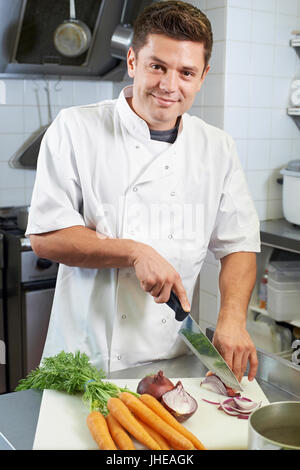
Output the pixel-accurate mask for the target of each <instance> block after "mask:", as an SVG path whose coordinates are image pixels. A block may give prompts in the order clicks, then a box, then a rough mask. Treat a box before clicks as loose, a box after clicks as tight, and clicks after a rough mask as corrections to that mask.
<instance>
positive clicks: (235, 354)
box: [213, 318, 258, 382]
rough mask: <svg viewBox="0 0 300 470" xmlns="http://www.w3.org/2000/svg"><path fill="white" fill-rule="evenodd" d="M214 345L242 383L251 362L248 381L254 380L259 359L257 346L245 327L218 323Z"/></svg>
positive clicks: (230, 321)
mask: <svg viewBox="0 0 300 470" xmlns="http://www.w3.org/2000/svg"><path fill="white" fill-rule="evenodd" d="M213 344H214V346H215V347H216V348H217V350H218V351H219V353H220V354H221V356H222V357H223V358H224V359H225V361H226V362H227V364H228V366H229V367H230V368H231V369H232V371H233V373H234V374H235V376H236V378H237V379H238V381H239V382H240V381H241V380H242V378H243V375H244V373H245V371H246V368H247V363H248V361H249V366H250V367H249V373H248V379H249V380H250V381H251V380H253V379H254V377H255V375H256V372H257V367H258V359H257V354H256V349H255V346H254V344H253V342H252V340H251V338H250V335H249V333H248V332H247V330H246V328H245V327H244V326H241V325H239V324H237V323H236V322H234V321H232V318H231V320H229V321H225V322H222V323H218V324H217V327H216V330H215V334H214V337H213Z"/></svg>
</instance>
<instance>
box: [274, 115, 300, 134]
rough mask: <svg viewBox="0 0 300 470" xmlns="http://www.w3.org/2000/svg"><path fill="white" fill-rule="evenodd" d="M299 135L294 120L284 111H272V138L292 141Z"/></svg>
mask: <svg viewBox="0 0 300 470" xmlns="http://www.w3.org/2000/svg"><path fill="white" fill-rule="evenodd" d="M298 135H299V129H298V127H297V125H296V124H295V122H294V119H293V118H292V117H290V116H288V114H287V111H286V109H278V108H276V109H273V110H272V134H271V136H272V138H274V139H293V138H297V137H298Z"/></svg>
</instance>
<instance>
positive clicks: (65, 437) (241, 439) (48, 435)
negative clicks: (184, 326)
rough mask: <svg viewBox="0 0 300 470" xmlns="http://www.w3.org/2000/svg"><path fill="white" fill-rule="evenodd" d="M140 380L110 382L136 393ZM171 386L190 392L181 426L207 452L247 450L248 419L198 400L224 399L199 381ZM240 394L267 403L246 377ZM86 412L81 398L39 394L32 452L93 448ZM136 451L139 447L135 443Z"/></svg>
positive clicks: (140, 447) (189, 381)
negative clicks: (188, 412)
mask: <svg viewBox="0 0 300 470" xmlns="http://www.w3.org/2000/svg"><path fill="white" fill-rule="evenodd" d="M139 380H140V379H128V380H125V379H119V380H113V383H115V384H116V385H118V386H119V387H125V386H127V387H128V388H129V389H130V390H132V391H136V388H137V384H138V382H139ZM171 380H172V382H173V383H174V384H175V383H176V382H177V380H181V382H182V384H183V386H184V388H185V390H186V391H187V392H188V393H190V394H191V395H192V396H193V397H194V398H195V399H196V400H197V403H198V409H197V411H196V413H194V415H193V416H192V417H191V418H189V419H188V420H187V421H185V423H184V426H185V427H186V428H187V429H189V430H190V431H191V432H192V433H193V434H195V435H196V436H197V437H198V439H200V441H201V442H202V443H203V444H204V445H205V447H206V448H207V449H210V450H218V449H224V450H226V449H247V444H248V420H244V419H238V418H236V417H235V416H228V415H227V414H225V413H224V412H223V411H220V410H218V406H217V405H211V404H209V403H206V402H204V401H203V400H202V398H205V399H208V400H211V401H218V399H221V400H224V399H226V397H224V396H221V395H217V394H216V393H213V392H211V391H209V390H207V389H205V388H204V387H200V382H201V381H202V379H200V378H186V379H176V378H175V379H171ZM242 386H243V389H244V391H243V392H242V396H245V397H247V398H250V399H251V400H253V401H256V402H260V401H261V402H262V405H266V404H268V403H269V401H268V399H267V398H266V396H265V394H264V393H263V391H262V389H261V388H260V386H259V385H258V383H257V382H256V380H253V381H252V382H249V381H248V379H247V378H246V377H244V378H243V380H242ZM87 415H88V409H87V407H86V406H85V405H84V404H83V402H82V400H81V397H79V396H71V395H68V394H66V393H63V392H57V391H55V390H45V391H44V393H43V398H42V403H41V408H40V414H39V420H38V424H37V429H36V435H35V440H34V445H33V449H35V450H37V449H39V450H49V449H51V450H62V449H63V450H75V449H77V450H81V449H82V450H86V449H97V445H96V443H95V442H94V440H93V438H92V437H91V435H90V432H89V429H88V427H87V425H86V417H87ZM135 444H136V447H137V448H138V449H142V448H143V447H142V446H141V445H140V444H138V443H136V442H135Z"/></svg>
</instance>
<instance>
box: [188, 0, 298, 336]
mask: <svg viewBox="0 0 300 470" xmlns="http://www.w3.org/2000/svg"><path fill="white" fill-rule="evenodd" d="M191 3H193V4H195V5H196V6H198V7H199V8H202V9H203V11H204V12H205V13H206V14H207V16H208V18H209V19H210V20H211V23H212V27H213V31H214V48H213V54H212V59H211V70H210V72H209V74H208V76H207V78H206V82H205V84H204V86H203V88H202V90H201V91H200V94H199V96H198V97H197V99H196V101H195V103H194V106H193V108H192V112H193V114H196V115H198V116H199V117H201V118H203V119H204V120H205V121H207V122H209V123H210V124H212V125H215V126H217V127H221V128H223V129H224V130H225V131H226V132H228V133H229V134H231V135H232V136H233V137H234V139H235V141H236V143H237V148H238V151H239V156H240V160H241V163H242V165H243V168H244V170H245V173H246V177H247V181H248V185H249V189H250V192H251V194H252V197H253V199H254V202H255V205H256V208H257V211H258V215H259V218H260V220H266V219H272V218H280V217H282V216H283V213H282V204H281V191H282V187H281V186H280V185H278V183H277V182H276V179H277V177H278V176H279V171H280V169H281V168H283V167H284V166H285V164H286V163H287V162H288V161H289V160H291V159H296V158H300V132H299V130H298V128H297V126H296V124H295V122H294V121H293V119H292V118H291V117H289V116H288V115H287V107H288V106H289V104H290V103H289V92H290V84H291V81H292V80H293V79H294V78H295V77H297V76H298V77H300V68H299V57H298V55H297V53H296V50H294V49H293V48H292V47H290V45H289V41H290V39H291V37H292V35H291V32H292V31H293V30H295V29H300V1H299V0H202V1H200V0H198V1H193V2H191ZM219 271H220V264H219V262H217V261H216V260H215V259H214V257H213V255H212V254H211V253H208V255H207V258H206V260H205V262H204V265H203V268H202V270H201V274H200V324H201V326H202V327H203V328H204V329H205V328H206V327H208V326H214V325H215V324H216V321H217V314H218V310H219V306H220V294H219V289H218V276H219Z"/></svg>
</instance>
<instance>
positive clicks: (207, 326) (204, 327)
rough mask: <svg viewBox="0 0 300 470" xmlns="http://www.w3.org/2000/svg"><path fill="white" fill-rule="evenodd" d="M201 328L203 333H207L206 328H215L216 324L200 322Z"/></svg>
mask: <svg viewBox="0 0 300 470" xmlns="http://www.w3.org/2000/svg"><path fill="white" fill-rule="evenodd" d="M199 326H200V328H201V329H202V331H204V332H206V328H215V326H216V324H215V323H212V322H211V323H210V322H207V321H205V320H200V321H199Z"/></svg>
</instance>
